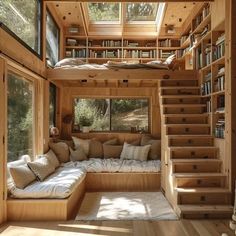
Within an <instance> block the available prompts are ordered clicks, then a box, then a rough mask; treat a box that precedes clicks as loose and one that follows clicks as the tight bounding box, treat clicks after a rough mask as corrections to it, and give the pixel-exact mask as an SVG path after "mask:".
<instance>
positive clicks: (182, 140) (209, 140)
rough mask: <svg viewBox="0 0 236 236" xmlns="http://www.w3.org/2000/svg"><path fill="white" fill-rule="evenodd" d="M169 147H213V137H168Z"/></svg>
mask: <svg viewBox="0 0 236 236" xmlns="http://www.w3.org/2000/svg"><path fill="white" fill-rule="evenodd" d="M168 140H169V142H168V143H169V146H172V147H174V146H212V145H213V137H212V136H211V135H199V134H196V135H168Z"/></svg>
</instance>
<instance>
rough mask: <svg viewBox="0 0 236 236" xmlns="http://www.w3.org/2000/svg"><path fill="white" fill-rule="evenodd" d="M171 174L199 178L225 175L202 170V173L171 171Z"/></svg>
mask: <svg viewBox="0 0 236 236" xmlns="http://www.w3.org/2000/svg"><path fill="white" fill-rule="evenodd" d="M172 176H174V177H176V178H201V177H226V176H227V175H226V174H223V173H217V172H216V173H215V172H214V173H212V172H204V173H173V174H172Z"/></svg>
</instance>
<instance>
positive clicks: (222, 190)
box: [175, 187, 230, 194]
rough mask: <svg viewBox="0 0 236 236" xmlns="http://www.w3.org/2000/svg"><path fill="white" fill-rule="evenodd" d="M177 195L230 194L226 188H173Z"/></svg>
mask: <svg viewBox="0 0 236 236" xmlns="http://www.w3.org/2000/svg"><path fill="white" fill-rule="evenodd" d="M175 191H177V192H178V193H184V194H188V193H189V194H192V193H230V191H229V189H227V188H214V187H208V188H206V187H205V188H175Z"/></svg>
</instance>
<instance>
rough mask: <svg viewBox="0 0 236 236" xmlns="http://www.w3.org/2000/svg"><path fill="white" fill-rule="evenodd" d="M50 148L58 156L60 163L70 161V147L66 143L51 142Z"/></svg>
mask: <svg viewBox="0 0 236 236" xmlns="http://www.w3.org/2000/svg"><path fill="white" fill-rule="evenodd" d="M49 147H50V148H51V149H52V151H53V152H54V153H55V154H56V156H57V158H58V160H59V161H60V162H68V161H70V151H69V147H68V145H67V144H66V143H63V142H59V143H52V142H50V143H49Z"/></svg>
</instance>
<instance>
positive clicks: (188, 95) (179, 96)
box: [160, 94, 201, 99]
mask: <svg viewBox="0 0 236 236" xmlns="http://www.w3.org/2000/svg"><path fill="white" fill-rule="evenodd" d="M160 97H161V98H177V99H179V98H201V95H195V94H177V95H160Z"/></svg>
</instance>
